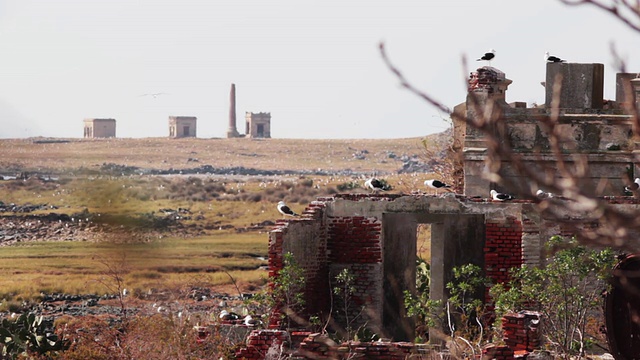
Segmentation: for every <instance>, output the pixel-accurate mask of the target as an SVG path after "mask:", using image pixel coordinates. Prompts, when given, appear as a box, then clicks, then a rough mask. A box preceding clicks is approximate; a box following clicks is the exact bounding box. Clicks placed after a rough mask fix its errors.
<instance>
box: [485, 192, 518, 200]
mask: <svg viewBox="0 0 640 360" xmlns="http://www.w3.org/2000/svg"><path fill="white" fill-rule="evenodd" d="M491 198H492V199H493V200H495V201H507V200H513V199H515V198H514V197H513V196H511V195H509V194H505V193H499V192H497V191H495V190H491Z"/></svg>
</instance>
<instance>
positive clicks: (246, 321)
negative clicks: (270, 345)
mask: <svg viewBox="0 0 640 360" xmlns="http://www.w3.org/2000/svg"><path fill="white" fill-rule="evenodd" d="M244 324H245V325H246V326H258V325H262V320H260V319H254V318H253V317H252V316H251V315H247V316H245V317H244Z"/></svg>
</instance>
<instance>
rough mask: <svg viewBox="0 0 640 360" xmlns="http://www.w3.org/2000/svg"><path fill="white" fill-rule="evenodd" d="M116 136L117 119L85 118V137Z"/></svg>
mask: <svg viewBox="0 0 640 360" xmlns="http://www.w3.org/2000/svg"><path fill="white" fill-rule="evenodd" d="M110 137H116V120H115V119H95V118H94V119H85V120H84V138H85V139H92V138H110Z"/></svg>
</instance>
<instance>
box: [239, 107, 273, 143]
mask: <svg viewBox="0 0 640 360" xmlns="http://www.w3.org/2000/svg"><path fill="white" fill-rule="evenodd" d="M245 120H246V130H245V133H246V135H245V136H246V137H250V138H270V137H271V113H264V112H261V113H252V112H249V111H247V113H246V114H245Z"/></svg>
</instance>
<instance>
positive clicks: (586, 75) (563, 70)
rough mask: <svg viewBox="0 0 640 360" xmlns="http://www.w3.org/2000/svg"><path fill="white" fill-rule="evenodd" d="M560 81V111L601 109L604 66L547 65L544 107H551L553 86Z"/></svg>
mask: <svg viewBox="0 0 640 360" xmlns="http://www.w3.org/2000/svg"><path fill="white" fill-rule="evenodd" d="M556 81H560V85H561V87H560V94H559V95H560V105H559V107H560V108H561V109H602V105H603V96H604V65H603V64H575V63H547V77H546V83H545V106H546V107H547V108H550V107H551V101H552V100H553V86H554V84H555V82H556Z"/></svg>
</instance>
